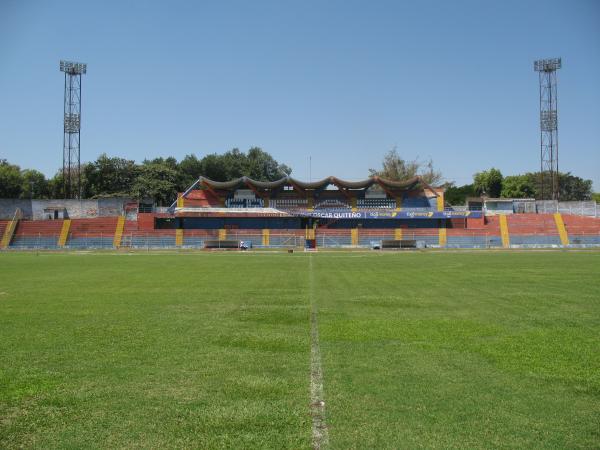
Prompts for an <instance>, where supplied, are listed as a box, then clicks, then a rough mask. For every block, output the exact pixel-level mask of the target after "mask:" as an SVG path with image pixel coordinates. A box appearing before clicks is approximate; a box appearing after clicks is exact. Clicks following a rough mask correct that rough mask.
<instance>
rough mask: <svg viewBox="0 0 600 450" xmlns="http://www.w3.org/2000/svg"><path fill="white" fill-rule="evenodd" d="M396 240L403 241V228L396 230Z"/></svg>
mask: <svg viewBox="0 0 600 450" xmlns="http://www.w3.org/2000/svg"><path fill="white" fill-rule="evenodd" d="M394 239H395V240H397V241H400V240H402V228H396V229H395V230H394Z"/></svg>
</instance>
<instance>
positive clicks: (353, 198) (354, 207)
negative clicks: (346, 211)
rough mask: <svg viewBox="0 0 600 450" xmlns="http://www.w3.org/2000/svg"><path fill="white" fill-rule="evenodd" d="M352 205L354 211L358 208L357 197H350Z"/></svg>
mask: <svg viewBox="0 0 600 450" xmlns="http://www.w3.org/2000/svg"><path fill="white" fill-rule="evenodd" d="M350 206H351V207H352V212H356V211H357V209H358V208H357V207H356V197H352V198H350Z"/></svg>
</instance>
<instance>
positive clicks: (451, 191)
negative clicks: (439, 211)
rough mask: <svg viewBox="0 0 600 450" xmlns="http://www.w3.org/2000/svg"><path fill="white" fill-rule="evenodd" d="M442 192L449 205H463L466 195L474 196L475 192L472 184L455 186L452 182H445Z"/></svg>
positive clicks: (465, 201)
mask: <svg viewBox="0 0 600 450" xmlns="http://www.w3.org/2000/svg"><path fill="white" fill-rule="evenodd" d="M445 188H446V191H445V192H444V201H445V202H446V203H448V204H449V205H464V204H466V203H467V198H468V197H475V196H476V195H477V193H476V192H475V188H474V187H473V185H472V184H465V185H463V186H455V185H454V183H447V184H446V186H445Z"/></svg>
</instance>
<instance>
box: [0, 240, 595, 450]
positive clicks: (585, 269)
mask: <svg viewBox="0 0 600 450" xmlns="http://www.w3.org/2000/svg"><path fill="white" fill-rule="evenodd" d="M311 316H312V318H311ZM315 319H316V320H315ZM315 326H316V327H318V334H317V336H318V338H317V339H318V341H317V342H313V340H311V336H313V337H314V336H315V333H314V332H313V331H314V330H311V327H315ZM315 345H318V347H319V355H320V372H321V374H322V379H321V380H320V381H321V382H322V391H323V398H322V401H323V402H324V408H323V409H324V413H323V417H321V418H320V420H322V422H323V426H324V427H326V430H327V435H328V447H329V448H339V449H345V448H495V447H502V448H594V447H598V445H599V442H600V425H599V421H600V252H598V251H580V252H575V251H543V252H542V251H540V252H537V251H531V252H510V251H506V252H503V251H495V252H491V251H478V252H477V251H476V252H402V253H382V252H371V253H369V252H362V253H361V252H331V253H325V252H322V253H294V254H287V253H284V252H262V253H261V252H248V253H227V252H223V253H204V252H190V253H182V254H174V253H168V252H167V253H156V254H148V253H142V252H140V253H90V254H78V253H39V254H35V253H3V254H0V447H2V448H22V447H39V448H58V447H61V448H65V447H68V448H81V447H92V448H97V447H102V448H133V447H144V448H148V447H154V448H188V447H194V448H277V449H280V448H294V449H298V448H307V449H308V448H312V447H314V446H315V436H314V426H313V425H314V424H313V419H314V417H313V415H314V414H313V411H312V410H311V379H312V378H311V346H312V347H314V346H315ZM312 350H314V348H313V349H312ZM313 354H314V351H313ZM312 362H314V361H312Z"/></svg>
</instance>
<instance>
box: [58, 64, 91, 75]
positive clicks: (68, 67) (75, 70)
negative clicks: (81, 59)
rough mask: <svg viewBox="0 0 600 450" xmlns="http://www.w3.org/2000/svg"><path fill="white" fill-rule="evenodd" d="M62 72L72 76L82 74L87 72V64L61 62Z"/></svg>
mask: <svg viewBox="0 0 600 450" xmlns="http://www.w3.org/2000/svg"><path fill="white" fill-rule="evenodd" d="M60 71H61V72H66V73H70V74H74V75H76V74H82V73H86V72H87V64H84V63H78V62H73V61H62V60H61V61H60Z"/></svg>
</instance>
